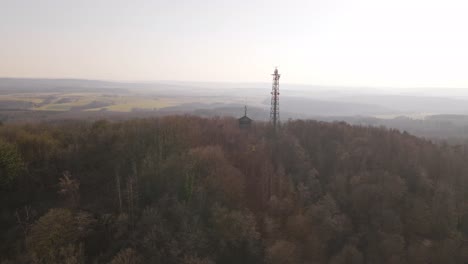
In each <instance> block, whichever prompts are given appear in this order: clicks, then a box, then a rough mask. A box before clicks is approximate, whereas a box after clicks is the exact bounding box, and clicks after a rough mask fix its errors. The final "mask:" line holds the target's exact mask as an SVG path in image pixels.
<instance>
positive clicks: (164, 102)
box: [0, 93, 191, 112]
mask: <svg viewBox="0 0 468 264" xmlns="http://www.w3.org/2000/svg"><path fill="white" fill-rule="evenodd" d="M190 101H191V100H187V99H183V98H177V99H176V98H169V97H157V96H145V95H108V94H98V93H40V94H30V93H28V94H7V95H0V108H1V109H21V110H35V111H103V110H107V111H115V112H130V111H133V110H136V109H142V110H157V109H161V108H164V107H169V106H177V105H179V104H183V103H187V102H190Z"/></svg>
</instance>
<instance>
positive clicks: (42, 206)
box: [0, 116, 468, 264]
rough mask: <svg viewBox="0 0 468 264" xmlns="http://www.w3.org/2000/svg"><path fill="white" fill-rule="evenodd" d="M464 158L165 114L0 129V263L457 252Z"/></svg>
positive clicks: (366, 136)
mask: <svg viewBox="0 0 468 264" xmlns="http://www.w3.org/2000/svg"><path fill="white" fill-rule="evenodd" d="M467 161H468V153H467V152H466V151H465V147H464V146H450V145H444V144H435V143H432V142H430V141H428V140H424V139H420V138H417V137H414V136H412V135H409V134H407V133H402V132H399V131H397V130H390V129H384V128H373V127H365V126H351V125H348V124H346V123H342V122H341V123H327V122H318V121H301V120H298V121H290V122H287V123H284V124H283V125H282V126H281V128H280V129H279V130H278V131H277V132H276V133H273V132H272V129H271V127H270V126H269V124H267V123H261V122H257V123H255V125H254V126H253V127H252V128H250V129H244V130H241V129H239V128H238V124H237V120H235V119H232V118H211V119H204V118H198V117H193V116H169V117H162V118H157V119H156V118H153V119H133V120H127V121H116V122H109V121H104V120H102V121H97V122H86V121H62V122H54V123H39V124H23V125H21V124H4V125H1V126H0V199H1V201H2V207H1V209H0V210H1V211H0V236H1V240H2V243H1V244H0V263H2V264H7V263H8V264H9V263H48V264H54V263H66V264H81V263H111V264H137V263H167V264H171V263H174V264H175V263H182V264H211V263H227V264H230V263H233V264H234V263H269V264H287V263H291V264H296V263H299V264H301V263H316V264H318V263H331V264H342V263H343V264H344V263H349V264H359V263H367V264H371V263H416V264H417V263H424V264H426V263H467V261H468V162H467Z"/></svg>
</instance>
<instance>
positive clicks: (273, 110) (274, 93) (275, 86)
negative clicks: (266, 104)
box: [270, 68, 281, 130]
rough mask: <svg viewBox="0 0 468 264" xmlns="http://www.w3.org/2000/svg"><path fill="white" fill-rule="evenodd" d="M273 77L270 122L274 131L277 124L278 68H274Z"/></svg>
mask: <svg viewBox="0 0 468 264" xmlns="http://www.w3.org/2000/svg"><path fill="white" fill-rule="evenodd" d="M272 76H273V86H272V89H271V109H270V122H271V123H272V124H273V128H274V129H275V130H276V127H277V126H278V123H279V117H280V116H279V94H280V93H279V79H280V76H281V75H280V74H279V73H278V68H275V72H274V73H273V74H272Z"/></svg>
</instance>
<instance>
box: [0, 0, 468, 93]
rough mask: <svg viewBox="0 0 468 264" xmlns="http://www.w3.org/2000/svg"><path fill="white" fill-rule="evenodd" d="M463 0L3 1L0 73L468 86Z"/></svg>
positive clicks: (467, 7) (466, 8)
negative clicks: (277, 77)
mask: <svg viewBox="0 0 468 264" xmlns="http://www.w3.org/2000/svg"><path fill="white" fill-rule="evenodd" d="M467 13H468V1H463V0H441V1H434V0H392V1H388V0H385V1H384V0H288V1H278V0H270V1H260V0H236V1H232V0H197V1H195V0H132V1H129V0H125V1H123V0H79V1H76V0H0V77H35V78H38V77H39V78H86V79H102V80H119V81H157V80H174V81H215V82H267V81H269V80H270V78H271V76H270V74H271V73H272V72H273V69H274V67H275V66H278V68H279V70H280V73H282V77H281V80H282V81H283V82H288V83H298V84H313V85H340V86H367V87H373V86H379V87H405V88H411V87H447V88H450V87H458V88H468V31H467V29H468V28H467V26H468V16H467V15H466V14H467Z"/></svg>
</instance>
